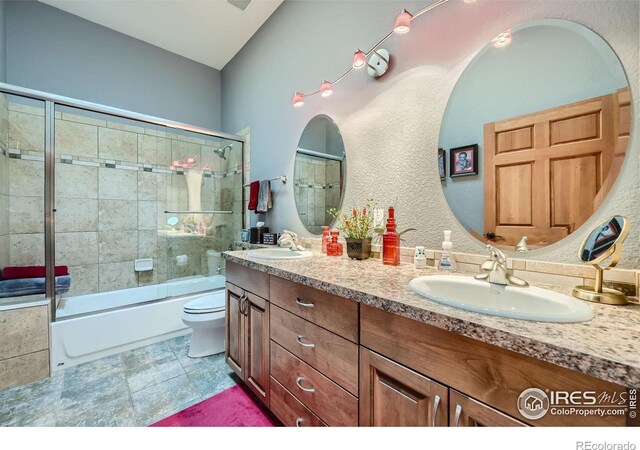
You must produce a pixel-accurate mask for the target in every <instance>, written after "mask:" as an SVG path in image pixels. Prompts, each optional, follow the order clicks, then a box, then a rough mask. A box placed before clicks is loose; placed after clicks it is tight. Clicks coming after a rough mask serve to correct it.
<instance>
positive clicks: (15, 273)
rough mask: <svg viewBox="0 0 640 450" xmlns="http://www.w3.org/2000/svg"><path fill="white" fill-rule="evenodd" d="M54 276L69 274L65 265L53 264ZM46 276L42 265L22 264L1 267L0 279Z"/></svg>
mask: <svg viewBox="0 0 640 450" xmlns="http://www.w3.org/2000/svg"><path fill="white" fill-rule="evenodd" d="M54 272H55V276H56V277H62V276H66V275H69V268H68V267H67V266H55V268H54ZM45 276H46V272H45V267H44V266H24V267H10V266H8V267H5V268H4V269H2V275H1V276H0V279H3V280H17V279H20V278H44V277H45Z"/></svg>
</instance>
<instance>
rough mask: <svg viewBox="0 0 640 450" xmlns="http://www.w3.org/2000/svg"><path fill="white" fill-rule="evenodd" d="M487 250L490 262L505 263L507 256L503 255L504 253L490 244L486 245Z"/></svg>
mask: <svg viewBox="0 0 640 450" xmlns="http://www.w3.org/2000/svg"><path fill="white" fill-rule="evenodd" d="M487 249H488V250H489V258H490V259H491V260H492V261H497V262H498V263H500V264H506V263H507V255H505V253H504V252H503V251H502V250H500V249H498V248H496V247H494V246H493V245H490V244H487Z"/></svg>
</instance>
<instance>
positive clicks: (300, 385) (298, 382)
mask: <svg viewBox="0 0 640 450" xmlns="http://www.w3.org/2000/svg"><path fill="white" fill-rule="evenodd" d="M302 380H304V377H298V378H296V385H298V387H299V388H300V389H302V390H303V391H305V392H310V393H312V394H313V393H314V392H315V391H316V388H306V387H303V386H302V384H300V382H301V381H302Z"/></svg>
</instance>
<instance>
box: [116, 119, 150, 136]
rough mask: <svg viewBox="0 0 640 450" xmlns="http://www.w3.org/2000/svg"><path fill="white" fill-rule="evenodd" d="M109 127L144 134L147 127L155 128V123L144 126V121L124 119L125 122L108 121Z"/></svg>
mask: <svg viewBox="0 0 640 450" xmlns="http://www.w3.org/2000/svg"><path fill="white" fill-rule="evenodd" d="M107 128H112V129H114V130H122V131H128V132H130V133H136V134H144V132H145V129H150V130H154V129H155V125H150V126H149V127H144V126H143V123H142V122H135V121H133V120H124V121H123V122H116V121H107Z"/></svg>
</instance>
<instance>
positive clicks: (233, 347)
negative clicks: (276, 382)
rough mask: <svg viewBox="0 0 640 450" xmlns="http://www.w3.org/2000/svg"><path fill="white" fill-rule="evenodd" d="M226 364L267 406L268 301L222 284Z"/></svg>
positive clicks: (236, 287) (268, 391)
mask: <svg viewBox="0 0 640 450" xmlns="http://www.w3.org/2000/svg"><path fill="white" fill-rule="evenodd" d="M226 288H227V290H226V310H227V314H226V339H225V357H226V361H227V364H228V365H229V366H230V367H231V368H232V369H233V370H234V371H235V372H236V374H237V375H238V376H239V377H240V378H241V379H242V380H243V381H244V382H245V383H246V384H247V386H248V387H249V389H251V391H253V393H254V394H256V395H257V396H258V398H260V399H261V400H262V401H263V402H264V404H265V405H266V406H267V407H268V406H269V396H270V388H269V310H270V308H269V302H268V301H267V300H265V299H263V298H261V297H258V296H257V295H255V294H253V293H251V292H249V291H246V290H244V289H242V288H240V287H239V286H236V285H233V284H231V283H227V284H226Z"/></svg>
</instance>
